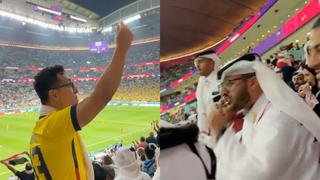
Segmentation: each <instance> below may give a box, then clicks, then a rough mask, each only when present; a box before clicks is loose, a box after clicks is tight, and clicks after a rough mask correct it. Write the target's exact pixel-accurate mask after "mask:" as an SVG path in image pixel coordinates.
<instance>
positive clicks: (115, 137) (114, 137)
mask: <svg viewBox="0 0 320 180" xmlns="http://www.w3.org/2000/svg"><path fill="white" fill-rule="evenodd" d="M147 129H150V128H143V129H139V130H137V131H133V132H131V133H128V134H125V135H120V136H113V137H111V138H108V139H105V140H102V141H99V142H96V143H93V144H89V145H87V147H91V146H94V145H97V144H101V143H103V142H106V141H110V140H113V139H117V138H120V137H126V136H129V135H131V134H135V133H137V132H141V131H144V130H147Z"/></svg>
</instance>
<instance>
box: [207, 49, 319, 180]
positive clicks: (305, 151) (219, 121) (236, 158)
mask: <svg viewBox="0 0 320 180" xmlns="http://www.w3.org/2000/svg"><path fill="white" fill-rule="evenodd" d="M259 60H260V57H259V56H258V55H256V54H247V55H244V56H243V57H240V58H238V59H236V60H234V61H232V62H230V63H228V64H226V65H225V66H224V67H223V68H221V70H220V71H219V72H218V77H219V78H220V79H221V80H222V83H221V85H220V87H221V92H220V93H221V95H222V101H221V103H218V105H217V107H216V110H215V111H214V112H213V114H212V117H211V118H210V120H209V121H210V128H211V132H214V133H213V134H214V135H215V136H216V138H215V142H214V148H213V149H214V152H215V155H216V158H217V170H216V179H217V180H318V179H319V178H320V164H319V155H320V144H319V142H318V141H317V140H320V119H319V118H318V117H317V115H316V114H315V113H314V112H313V111H312V109H310V108H309V107H308V106H307V105H306V104H305V103H304V102H303V100H302V99H301V98H299V97H298V96H297V94H295V93H294V92H293V91H292V90H291V89H290V88H289V87H288V86H287V85H286V84H285V83H284V82H283V81H281V79H280V78H279V77H277V75H276V74H275V73H274V72H273V71H271V70H270V69H268V68H267V67H266V66H265V65H263V64H262V63H261V62H260V61H259ZM243 109H244V110H246V111H247V113H246V114H245V117H244V124H243V129H242V135H241V137H237V136H236V135H235V132H234V131H233V129H232V128H231V126H230V124H231V121H232V119H233V117H234V115H235V114H236V112H238V111H239V110H243ZM224 129H226V130H225V131H224ZM222 132H223V133H222Z"/></svg>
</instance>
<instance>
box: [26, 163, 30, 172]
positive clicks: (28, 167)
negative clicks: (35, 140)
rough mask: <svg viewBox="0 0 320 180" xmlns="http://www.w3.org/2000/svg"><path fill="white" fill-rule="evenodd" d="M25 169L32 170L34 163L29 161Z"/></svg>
mask: <svg viewBox="0 0 320 180" xmlns="http://www.w3.org/2000/svg"><path fill="white" fill-rule="evenodd" d="M25 169H26V170H27V171H31V170H32V164H31V163H27V164H26V165H25Z"/></svg>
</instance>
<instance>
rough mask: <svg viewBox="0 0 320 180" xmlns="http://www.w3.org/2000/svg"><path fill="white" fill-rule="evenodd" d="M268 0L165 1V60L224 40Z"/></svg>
mask: <svg viewBox="0 0 320 180" xmlns="http://www.w3.org/2000/svg"><path fill="white" fill-rule="evenodd" d="M267 2H268V0H259V1H257V0H230V1H221V0H200V1H194V0H175V1H172V0H161V4H160V6H161V14H160V17H161V18H160V23H161V27H160V28H161V30H160V36H161V49H160V51H161V61H162V60H167V59H171V58H174V57H179V56H181V55H184V54H188V53H192V52H195V51H197V50H201V49H203V48H206V47H208V46H210V45H213V44H215V43H217V42H219V41H220V40H222V39H224V38H225V37H226V36H228V35H229V33H231V32H232V31H233V29H234V28H235V27H237V26H238V25H239V24H240V22H241V21H242V20H243V19H244V18H245V17H247V16H249V15H255V14H256V13H257V12H259V10H260V9H261V8H262V7H263V6H264V5H265V4H266V3H267Z"/></svg>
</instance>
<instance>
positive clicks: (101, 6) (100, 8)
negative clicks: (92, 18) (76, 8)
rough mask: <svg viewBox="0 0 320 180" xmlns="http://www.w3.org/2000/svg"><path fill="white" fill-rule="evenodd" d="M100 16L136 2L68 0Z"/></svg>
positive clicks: (129, 0) (133, 0)
mask: <svg viewBox="0 0 320 180" xmlns="http://www.w3.org/2000/svg"><path fill="white" fill-rule="evenodd" d="M70 1H72V2H73V3H76V4H78V5H80V6H82V7H84V8H86V9H89V10H90V11H93V12H95V13H97V14H98V15H100V18H102V17H104V16H106V15H108V14H110V13H112V12H114V11H116V10H117V9H120V8H122V7H124V6H126V5H128V4H131V3H133V2H135V1H137V0H70Z"/></svg>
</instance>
